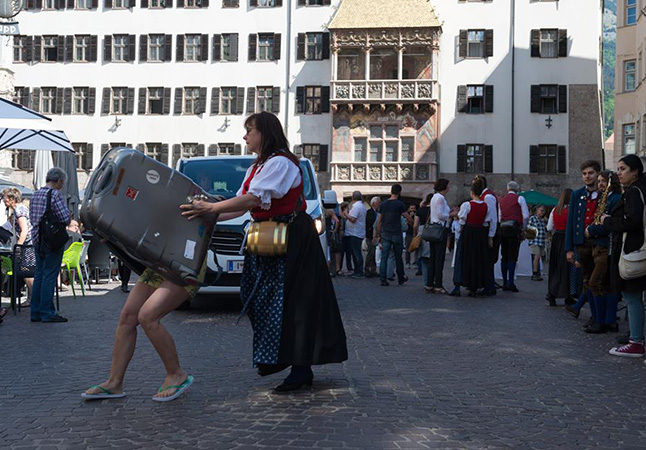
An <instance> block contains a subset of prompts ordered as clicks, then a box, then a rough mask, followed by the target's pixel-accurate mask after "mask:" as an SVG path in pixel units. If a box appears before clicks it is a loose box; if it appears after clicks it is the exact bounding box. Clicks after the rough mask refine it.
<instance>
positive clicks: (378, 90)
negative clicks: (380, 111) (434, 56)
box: [331, 80, 439, 104]
mask: <svg viewBox="0 0 646 450" xmlns="http://www.w3.org/2000/svg"><path fill="white" fill-rule="evenodd" d="M331 84H332V98H331V101H332V102H333V103H338V104H344V103H392V102H397V103H429V102H432V101H438V99H439V88H438V83H437V81H435V80H370V81H361V80H357V81H332V83H331Z"/></svg>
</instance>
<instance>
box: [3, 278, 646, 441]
mask: <svg viewBox="0 0 646 450" xmlns="http://www.w3.org/2000/svg"><path fill="white" fill-rule="evenodd" d="M409 275H410V278H411V282H410V283H407V284H406V285H404V286H401V287H400V286H394V285H393V286H390V287H385V288H384V287H380V286H378V282H377V281H375V280H369V279H368V280H352V279H349V278H337V279H335V286H336V289H337V294H338V296H339V304H340V308H341V310H342V315H343V319H344V322H345V326H346V332H347V334H348V346H349V354H350V359H349V360H348V361H347V362H346V363H344V364H337V365H329V366H324V367H319V368H315V382H314V386H313V388H312V390H310V391H302V392H298V393H295V394H292V395H275V394H272V393H271V392H270V391H271V388H272V387H273V386H275V385H276V384H279V383H280V380H281V379H282V378H281V375H275V376H273V377H266V378H260V377H258V376H257V375H256V374H255V372H254V370H253V369H252V367H251V362H250V358H251V328H250V326H249V323H248V321H247V320H246V318H243V319H242V320H241V322H240V324H238V325H236V321H237V318H238V311H239V300H237V299H235V298H233V299H232V298H225V299H223V298H213V297H211V298H200V299H198V301H197V302H196V304H195V305H194V307H193V308H192V309H191V310H190V311H176V312H174V313H172V314H171V315H170V316H169V317H168V318H166V319H165V324H166V325H167V326H168V328H169V329H170V331H171V332H172V334H173V336H174V337H175V340H176V343H177V347H178V349H179V353H180V358H181V361H182V364H183V365H184V367H185V369H186V370H187V371H188V372H189V373H191V374H193V375H194V376H195V379H196V382H195V384H194V385H193V386H192V387H191V389H190V390H188V391H187V393H186V394H185V395H184V396H182V397H181V398H180V399H178V400H176V401H174V402H170V403H162V404H159V403H155V402H153V401H151V400H150V397H151V396H152V395H153V394H154V393H155V391H156V388H157V387H158V386H159V384H160V383H161V381H162V380H163V368H162V365H161V362H160V360H159V358H158V356H157V354H156V353H155V352H154V349H153V348H152V346H151V344H150V343H149V341H148V340H147V338H146V337H145V335H144V334H143V333H142V332H140V333H139V337H138V346H137V351H136V353H135V357H134V359H133V362H132V364H131V366H130V369H129V371H128V373H127V375H126V382H125V390H126V393H127V394H128V396H127V398H125V399H120V400H111V401H96V402H83V401H82V400H81V398H80V393H81V392H82V391H83V390H84V389H86V388H87V386H89V385H91V384H96V383H98V382H101V381H103V380H104V378H105V377H106V376H107V372H108V368H109V364H110V358H111V346H112V339H113V334H114V328H115V326H116V323H117V318H118V312H119V309H120V307H121V305H122V304H123V301H124V300H125V294H123V293H121V291H120V290H119V289H118V286H117V285H116V284H105V283H104V284H101V285H99V286H95V287H94V290H93V291H91V292H88V296H87V297H85V298H82V297H77V298H76V299H74V298H72V297H71V293H69V292H68V293H65V294H64V295H63V297H62V298H61V309H62V311H61V313H62V314H63V315H65V316H66V317H68V318H69V319H70V322H69V323H67V324H41V323H31V322H29V314H28V312H27V311H23V312H22V313H21V314H19V315H17V316H13V315H12V314H10V315H9V316H8V317H7V318H6V320H5V323H4V324H2V325H0V342H1V343H2V349H3V350H2V358H1V359H0V379H2V380H3V383H2V384H0V448H7V449H41V450H42V449H87V448H93V449H94V448H96V449H104V448H105V449H118V448H123V449H183V448H187V449H236V450H242V449H293V450H296V449H308V450H312V449H434V448H437V449H485V448H486V449H508V448H519V449H521V448H522V449H529V448H536V449H579V448H581V449H583V448H604V449H643V448H646V425H644V424H645V423H646V406H644V405H646V393H645V390H644V389H643V388H642V386H643V384H644V381H645V376H646V365H644V363H643V362H642V361H641V360H624V359H619V358H616V357H612V356H610V355H608V353H607V351H608V349H609V348H610V347H611V346H613V342H614V338H615V337H616V335H615V334H607V335H600V336H592V335H586V334H585V333H583V332H582V329H581V325H582V324H583V323H584V321H585V320H586V319H587V316H585V315H584V314H582V317H581V318H580V319H579V320H578V321H577V320H574V319H572V318H571V317H570V316H568V315H567V313H566V312H565V311H564V310H563V308H549V307H547V306H546V302H545V301H544V300H543V297H544V295H545V290H546V285H547V283H546V281H545V282H542V283H537V282H531V281H528V280H521V281H519V283H518V284H519V287H520V289H521V291H522V292H521V293H519V294H507V293H505V294H504V295H498V296H496V297H493V298H478V299H471V298H466V297H462V298H459V299H454V298H451V297H446V296H434V295H429V294H425V293H424V292H423V291H422V286H421V279H420V277H414V276H413V273H412V272H410V271H409ZM446 280H450V270H448V271H447V273H446ZM3 300H6V299H3ZM625 328H626V325H625V323H622V329H623V330H625Z"/></svg>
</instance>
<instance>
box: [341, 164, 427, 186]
mask: <svg viewBox="0 0 646 450" xmlns="http://www.w3.org/2000/svg"><path fill="white" fill-rule="evenodd" d="M331 169H332V174H331V180H330V181H331V182H333V183H346V182H347V183H380V182H384V181H385V182H389V183H425V182H429V181H435V179H436V178H437V163H434V162H423V163H422V162H417V163H415V162H338V163H332V164H331Z"/></svg>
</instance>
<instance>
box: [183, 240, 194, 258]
mask: <svg viewBox="0 0 646 450" xmlns="http://www.w3.org/2000/svg"><path fill="white" fill-rule="evenodd" d="M184 258H186V259H191V260H192V259H194V258H195V241H191V240H190V239H188V240H187V241H186V247H184Z"/></svg>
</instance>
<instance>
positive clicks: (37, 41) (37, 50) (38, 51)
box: [32, 36, 43, 62]
mask: <svg viewBox="0 0 646 450" xmlns="http://www.w3.org/2000/svg"><path fill="white" fill-rule="evenodd" d="M42 43H43V38H42V36H34V57H33V58H32V61H34V62H39V61H40V57H41V55H42V53H43V47H42Z"/></svg>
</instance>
